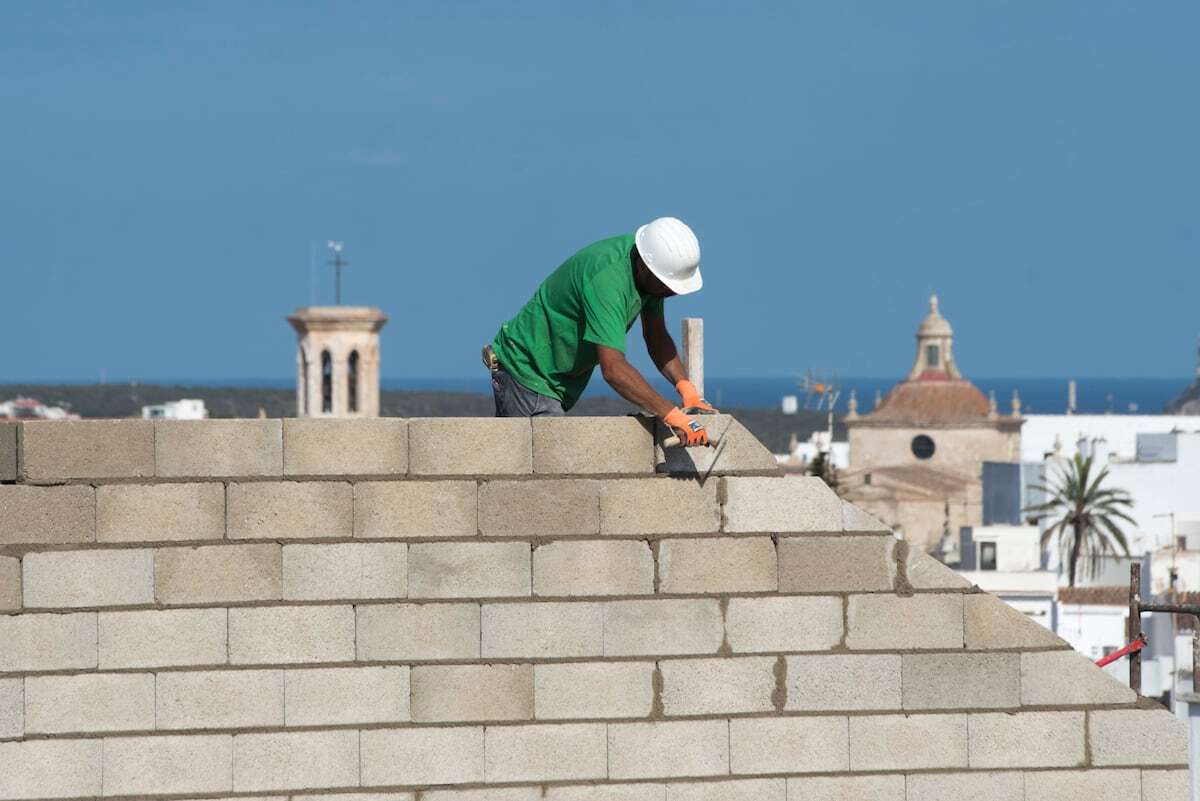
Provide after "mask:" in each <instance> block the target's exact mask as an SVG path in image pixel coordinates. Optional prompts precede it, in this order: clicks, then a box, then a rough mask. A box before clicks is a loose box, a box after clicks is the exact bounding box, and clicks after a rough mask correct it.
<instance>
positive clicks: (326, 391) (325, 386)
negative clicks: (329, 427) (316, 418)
mask: <svg viewBox="0 0 1200 801" xmlns="http://www.w3.org/2000/svg"><path fill="white" fill-rule="evenodd" d="M321 413H322V414H333V359H332V358H331V357H330V355H329V351H327V350H325V351H321Z"/></svg>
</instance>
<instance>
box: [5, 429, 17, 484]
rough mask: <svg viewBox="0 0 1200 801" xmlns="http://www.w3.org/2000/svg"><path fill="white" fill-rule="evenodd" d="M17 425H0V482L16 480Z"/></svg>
mask: <svg viewBox="0 0 1200 801" xmlns="http://www.w3.org/2000/svg"><path fill="white" fill-rule="evenodd" d="M19 426H20V424H19V423H0V481H16V480H17V429H18V427H19Z"/></svg>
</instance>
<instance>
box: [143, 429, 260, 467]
mask: <svg viewBox="0 0 1200 801" xmlns="http://www.w3.org/2000/svg"><path fill="white" fill-rule="evenodd" d="M154 455H155V466H156V473H157V475H158V476H159V477H160V478H185V477H187V478H190V477H196V478H212V477H217V476H221V477H225V476H228V477H242V476H281V475H283V421H282V420H159V421H156V422H155V423H154Z"/></svg>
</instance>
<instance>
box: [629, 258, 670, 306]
mask: <svg viewBox="0 0 1200 801" xmlns="http://www.w3.org/2000/svg"><path fill="white" fill-rule="evenodd" d="M633 258H634V269H635V270H636V272H637V281H638V286H639V288H640V289H641V290H642V291H644V292H645V293H646V294H648V295H652V296H653V297H656V298H670V297H674V296H675V293H674V292H672V291H671V290H670V289H668V288H667V285H666V284H664V283H663V282H662V281H659V280H658V278H656V277H655V275H654V273H652V272H650V268H649V267H647V266H646V263H645V262H644V261H642V255H641V254H640V253H638V252H637V248H634V250H633Z"/></svg>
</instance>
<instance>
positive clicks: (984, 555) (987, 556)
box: [979, 542, 996, 570]
mask: <svg viewBox="0 0 1200 801" xmlns="http://www.w3.org/2000/svg"><path fill="white" fill-rule="evenodd" d="M979 569H980V570H995V569H996V543H994V542H981V543H979Z"/></svg>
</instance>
